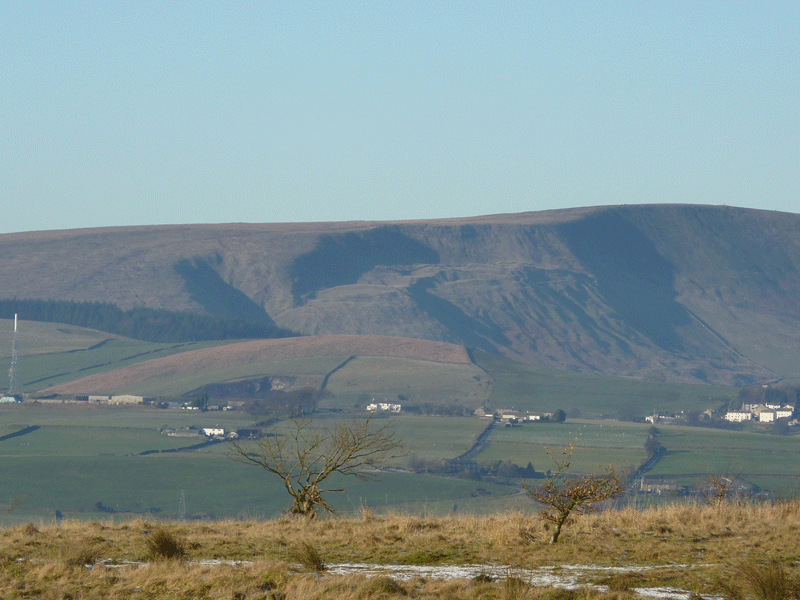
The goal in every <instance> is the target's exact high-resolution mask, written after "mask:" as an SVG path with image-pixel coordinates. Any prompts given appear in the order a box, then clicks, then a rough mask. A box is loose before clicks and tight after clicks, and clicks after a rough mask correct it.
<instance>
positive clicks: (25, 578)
mask: <svg viewBox="0 0 800 600" xmlns="http://www.w3.org/2000/svg"><path fill="white" fill-rule="evenodd" d="M798 531H800V502H798V501H796V500H793V501H786V502H781V503H774V504H749V503H748V504H722V505H718V506H698V505H685V504H684V505H671V506H663V507H660V508H651V509H643V510H636V509H629V508H626V509H621V510H613V509H612V510H607V511H605V512H603V513H601V514H595V515H584V516H579V517H578V518H577V519H576V520H575V521H574V522H573V523H572V524H571V525H570V526H569V527H568V529H566V530H565V532H564V534H563V536H562V538H561V541H560V542H559V543H558V544H556V545H549V544H547V543H546V539H547V531H546V530H545V526H544V522H543V521H541V520H540V519H539V518H538V516H537V514H536V513H535V512H531V513H502V514H496V515H493V516H487V517H475V516H468V515H461V516H451V517H446V518H423V517H418V516H413V515H404V514H388V515H376V514H373V513H371V512H369V511H366V510H365V511H364V512H363V514H362V515H361V517H360V518H352V519H330V520H319V521H312V522H307V521H304V520H299V519H292V518H282V519H277V520H271V521H258V522H242V521H212V522H184V523H166V522H162V523H156V522H147V521H142V520H135V521H130V522H127V523H122V524H113V523H111V522H108V523H96V522H95V523H79V522H73V521H65V522H64V523H62V524H61V525H54V524H51V525H42V524H40V525H38V526H37V525H34V524H32V523H29V524H27V525H24V526H21V527H16V528H4V529H0V597H2V598H4V599H11V598H14V599H16V598H33V597H37V598H53V599H55V598H59V599H62V598H87V599H88V598H108V597H112V598H210V599H217V598H219V599H222V598H224V599H231V598H235V599H245V598H246V599H270V598H275V599H277V598H283V599H285V600H290V599H295V598H303V599H307V598H318V599H327V598H331V599H333V598H337V599H342V598H344V599H373V598H374V599H378V598H383V599H393V598H398V599H399V598H420V599H428V598H448V599H451V600H461V599H487V600H491V599H498V600H500V599H502V600H506V599H512V598H515V599H522V598H530V599H539V598H542V599H545V598H546V599H555V600H562V599H564V600H565V599H576V600H577V599H580V598H614V599H621V598H633V597H635V596H636V595H637V591H636V590H642V589H649V590H651V591H652V590H653V589H655V588H658V589H660V590H661V591H662V593H664V591H665V590H672V593H673V596H671V597H683V598H687V597H690V594H691V597H694V598H699V597H709V596H713V597H717V598H732V599H734V600H741V599H744V598H755V599H756V600H761V599H763V600H767V599H768V598H775V599H778V598H781V599H786V600H788V599H789V598H797V597H798V596H797V593H798V591H800V588H798V577H799V576H800V567H799V566H798V564H799V563H798V561H799V560H800V549H799V548H798V545H797V536H798ZM168 550H172V551H173V552H174V554H175V555H176V556H175V558H171V559H166V558H163V555H164V554H166V553H167V551H168ZM220 560H221V561H222V562H220ZM215 561H216V562H215ZM237 561H238V562H237ZM342 563H350V564H352V563H369V564H372V565H376V564H378V565H384V568H385V569H386V570H385V571H384V572H382V573H378V574H375V573H373V574H372V575H367V574H363V573H361V574H353V573H343V572H342V571H341V570H340V567H339V565H341V564H342ZM388 565H403V566H405V567H407V568H411V567H414V566H415V567H418V568H423V567H427V568H429V570H428V571H425V572H423V571H419V572H418V574H416V575H413V574H412V575H411V576H399V575H397V574H395V573H396V572H393V571H392V570H391V569H390V568H389V567H388ZM455 565H473V566H472V567H471V568H472V571H471V573H476V574H473V575H470V576H465V575H464V572H462V573H461V574H460V575H459V573H456V574H455V575H456V576H453V577H444V578H438V577H437V575H436V574H435V573H437V572H446V571H447V568H448V567H452V566H455ZM434 567H435V568H436V569H440V571H436V569H434ZM420 573H424V574H420ZM532 573H540V574H541V573H545V574H548V575H547V576H546V577H542V576H539V575H533V574H532ZM565 586H567V587H570V589H564V587H565ZM666 597H670V596H666Z"/></svg>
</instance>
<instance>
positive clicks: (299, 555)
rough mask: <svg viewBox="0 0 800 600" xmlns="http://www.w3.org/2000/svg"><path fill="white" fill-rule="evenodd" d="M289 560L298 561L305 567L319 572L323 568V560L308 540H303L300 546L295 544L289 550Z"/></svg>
mask: <svg viewBox="0 0 800 600" xmlns="http://www.w3.org/2000/svg"><path fill="white" fill-rule="evenodd" d="M289 560H291V561H293V562H298V563H300V564H301V565H303V566H304V567H305V568H307V569H311V570H312V571H316V572H317V573H321V572H322V571H324V570H325V561H323V560H322V557H321V556H320V555H319V552H317V549H316V548H314V546H312V545H311V544H309V543H308V542H303V543H302V544H301V545H300V546H295V547H294V548H292V549H291V550H290V551H289Z"/></svg>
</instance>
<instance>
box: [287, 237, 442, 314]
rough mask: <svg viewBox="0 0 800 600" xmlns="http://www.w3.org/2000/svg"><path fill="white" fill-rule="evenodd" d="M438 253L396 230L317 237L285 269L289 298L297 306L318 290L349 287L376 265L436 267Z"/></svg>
mask: <svg viewBox="0 0 800 600" xmlns="http://www.w3.org/2000/svg"><path fill="white" fill-rule="evenodd" d="M438 262H439V253H438V252H436V251H435V250H433V249H432V248H429V247H428V246H426V245H425V244H422V243H421V242H418V241H417V240H415V239H413V238H410V237H408V236H407V235H405V234H403V233H401V232H400V230H399V228H397V227H379V228H377V229H370V230H369V231H364V232H357V233H356V232H349V233H345V234H339V235H323V236H320V238H319V241H318V242H317V246H316V248H314V249H313V250H312V251H311V252H308V253H306V254H303V255H301V256H298V257H297V259H295V261H294V262H293V263H292V265H291V267H289V275H290V277H291V280H292V295H293V296H294V301H295V303H296V304H299V303H300V302H301V301H302V299H304V298H306V297H308V296H311V295H313V294H314V293H315V292H318V291H319V290H324V289H327V288H332V287H337V286H340V285H351V284H354V283H356V282H358V280H359V278H360V277H361V276H362V275H363V274H364V273H368V272H369V271H371V270H372V269H374V268H375V267H377V266H379V265H413V264H436V263H438Z"/></svg>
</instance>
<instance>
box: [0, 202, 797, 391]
mask: <svg viewBox="0 0 800 600" xmlns="http://www.w3.org/2000/svg"><path fill="white" fill-rule="evenodd" d="M0 252H2V255H3V257H4V261H3V263H2V265H0V280H1V281H2V282H3V286H2V289H0V298H37V299H55V300H73V301H97V302H108V303H113V304H115V305H117V306H119V307H120V308H121V309H123V310H129V309H131V308H134V307H147V308H153V309H164V310H172V311H192V312H196V313H201V314H208V315H212V316H217V317H241V316H243V315H244V316H247V318H249V319H251V320H256V319H260V320H261V321H262V322H269V323H275V324H276V325H277V326H278V327H282V328H285V329H288V330H293V331H298V332H300V333H304V334H309V335H316V336H320V335H331V334H347V335H377V336H390V337H405V338H417V339H426V340H432V341H440V342H446V343H451V344H456V345H463V346H465V347H467V348H472V349H477V350H483V351H485V352H488V353H494V354H500V355H503V356H506V357H508V358H512V359H514V360H517V361H523V362H527V363H530V364H535V365H541V366H552V367H558V368H562V369H571V370H577V371H583V372H589V373H602V374H608V375H622V376H633V377H644V378H648V379H652V380H664V381H684V382H710V383H723V384H740V385H741V384H748V383H753V382H766V381H774V380H778V379H781V378H797V377H800V360H798V359H800V327H798V324H800V302H799V301H798V300H800V269H799V268H798V267H800V264H799V263H800V215H796V214H788V213H777V212H767V211H756V210H748V209H738V208H731V207H725V206H715V207H712V206H692V205H648V206H622V207H596V208H585V209H574V210H562V211H546V212H536V213H523V214H516V215H494V216H487V217H475V218H469V219H451V220H434V221H412V222H380V223H378V222H350V223H318V224H307V223H306V224H225V225H181V226H159V227H133V228H109V229H88V230H72V231H51V232H31V233H18V234H8V235H2V236H0ZM23 317H24V315H23Z"/></svg>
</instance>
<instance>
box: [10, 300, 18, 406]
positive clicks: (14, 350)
mask: <svg viewBox="0 0 800 600" xmlns="http://www.w3.org/2000/svg"><path fill="white" fill-rule="evenodd" d="M8 379H9V381H8V395H9V396H12V395H13V394H14V391H15V390H16V387H17V313H14V337H13V338H12V341H11V368H10V369H9V370H8Z"/></svg>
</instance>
